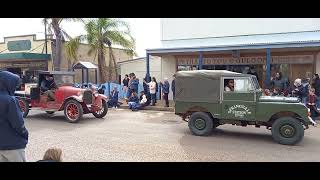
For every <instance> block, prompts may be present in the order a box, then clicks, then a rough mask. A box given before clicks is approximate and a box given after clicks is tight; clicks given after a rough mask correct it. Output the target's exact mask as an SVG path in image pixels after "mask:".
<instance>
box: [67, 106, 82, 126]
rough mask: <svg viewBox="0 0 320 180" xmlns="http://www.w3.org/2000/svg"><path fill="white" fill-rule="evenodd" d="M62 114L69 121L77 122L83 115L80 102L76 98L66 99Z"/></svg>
mask: <svg viewBox="0 0 320 180" xmlns="http://www.w3.org/2000/svg"><path fill="white" fill-rule="evenodd" d="M64 115H65V117H66V119H67V120H68V121H69V122H70V123H76V122H78V121H79V120H80V119H81V118H82V115H83V109H82V106H81V104H80V103H79V102H78V101H76V100H69V101H67V103H66V105H65V106H64Z"/></svg>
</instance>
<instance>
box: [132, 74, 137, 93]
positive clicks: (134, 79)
mask: <svg viewBox="0 0 320 180" xmlns="http://www.w3.org/2000/svg"><path fill="white" fill-rule="evenodd" d="M138 86H139V79H138V78H136V75H135V74H133V76H132V80H131V83H130V89H131V92H132V91H134V92H138Z"/></svg>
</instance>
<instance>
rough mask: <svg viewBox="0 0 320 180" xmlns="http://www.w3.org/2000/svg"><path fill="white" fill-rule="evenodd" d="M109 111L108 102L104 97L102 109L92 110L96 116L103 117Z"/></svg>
mask: <svg viewBox="0 0 320 180" xmlns="http://www.w3.org/2000/svg"><path fill="white" fill-rule="evenodd" d="M107 113H108V103H107V102H106V100H104V99H102V109H101V110H100V111H96V112H92V114H93V115H94V117H96V118H103V117H104V116H106V115H107Z"/></svg>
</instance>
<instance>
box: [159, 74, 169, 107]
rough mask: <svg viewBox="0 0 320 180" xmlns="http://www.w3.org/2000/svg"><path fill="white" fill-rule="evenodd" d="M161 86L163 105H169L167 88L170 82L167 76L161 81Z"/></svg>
mask: <svg viewBox="0 0 320 180" xmlns="http://www.w3.org/2000/svg"><path fill="white" fill-rule="evenodd" d="M161 87H162V95H163V99H164V100H165V103H166V104H165V106H164V107H169V99H168V96H169V90H170V84H169V82H168V78H164V82H163V83H161Z"/></svg>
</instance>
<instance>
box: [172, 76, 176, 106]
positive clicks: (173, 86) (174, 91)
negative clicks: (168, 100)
mask: <svg viewBox="0 0 320 180" xmlns="http://www.w3.org/2000/svg"><path fill="white" fill-rule="evenodd" d="M172 77H173V80H172V82H171V90H172V95H173V100H174V101H175V100H176V75H175V74H174V75H173V76H172Z"/></svg>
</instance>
